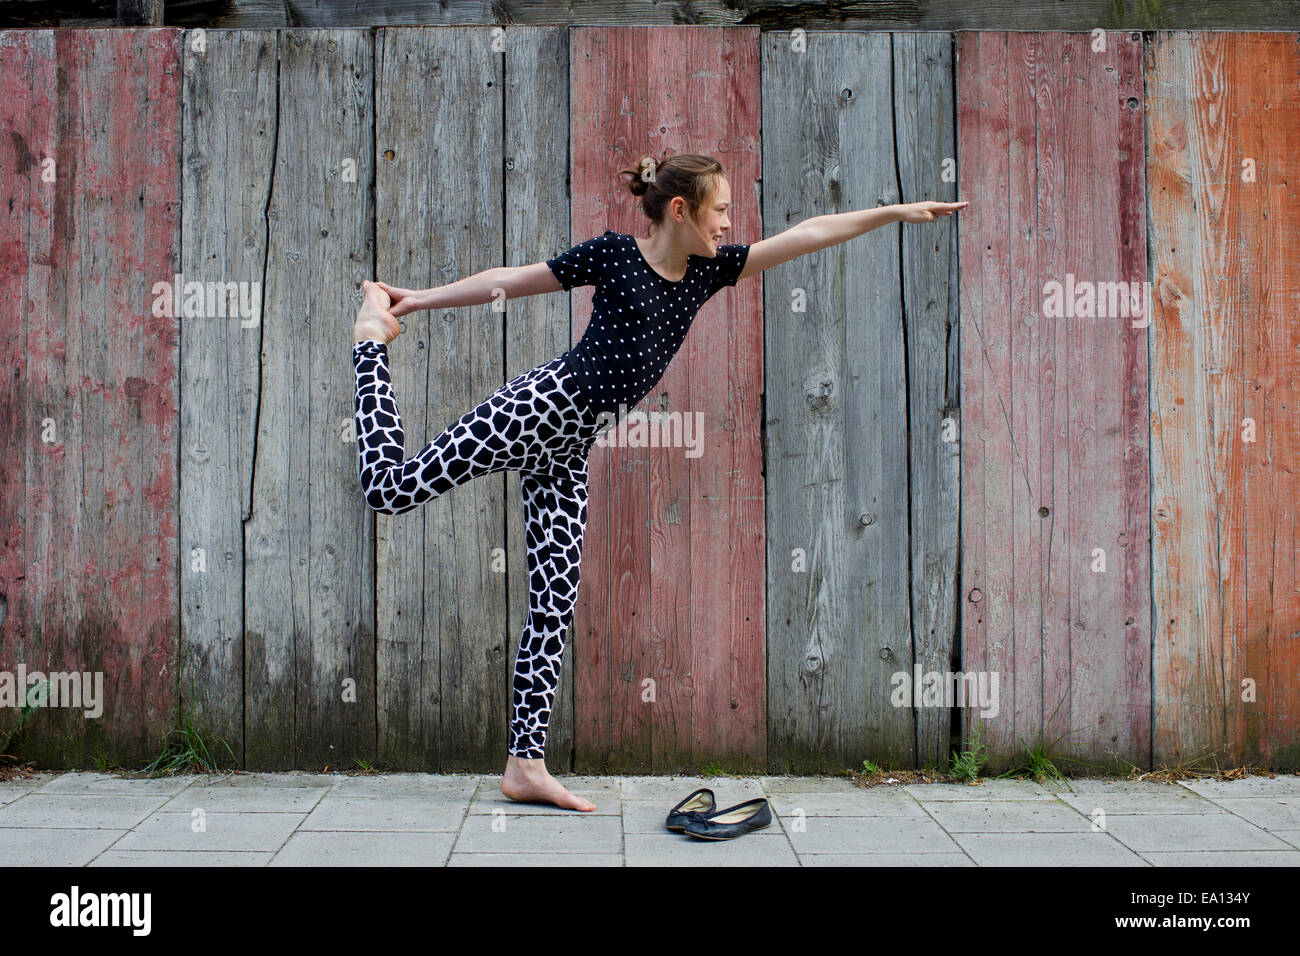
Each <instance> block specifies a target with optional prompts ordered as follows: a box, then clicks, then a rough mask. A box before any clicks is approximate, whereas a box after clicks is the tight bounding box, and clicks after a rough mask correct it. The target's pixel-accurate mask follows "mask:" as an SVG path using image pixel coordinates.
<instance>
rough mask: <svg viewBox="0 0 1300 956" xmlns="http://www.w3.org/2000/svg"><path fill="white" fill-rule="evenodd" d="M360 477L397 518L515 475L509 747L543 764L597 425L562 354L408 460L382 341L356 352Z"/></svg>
mask: <svg viewBox="0 0 1300 956" xmlns="http://www.w3.org/2000/svg"><path fill="white" fill-rule="evenodd" d="M352 364H353V368H354V369H355V371H356V380H357V391H356V433H357V452H358V456H359V460H358V466H357V467H358V474H359V475H360V478H361V490H362V491H363V492H364V494H365V499H366V503H367V504H368V505H369V506H370V507H371V508H373V509H374V510H375V511H378V512H381V513H383V514H390V515H399V514H403V513H405V512H407V511H410V510H412V509H413V508H415V507H417V506H418V505H421V504H423V503H424V502H426V501H432V500H433V499H434V498H438V497H440V496H441V495H443V494H445V493H446V492H448V491H450V490H451V489H452V488H454V487H456V486H457V485H460V484H464V483H465V482H467V481H469V480H470V479H471V478H477V477H479V476H480V475H487V474H491V473H493V472H498V471H518V472H519V473H520V485H521V486H522V489H523V499H524V527H525V529H526V534H525V537H526V544H527V552H528V616H527V618H526V619H525V621H524V630H523V634H522V635H521V636H520V639H519V653H518V655H517V656H516V658H515V669H514V691H513V694H512V703H513V711H512V716H511V720H510V746H509V752H510V753H511V754H514V755H515V756H517V757H528V758H537V759H540V758H543V757H544V756H545V748H546V729H547V727H548V725H549V723H550V718H551V705H552V703H553V702H554V700H555V688H556V685H557V684H558V683H559V679H560V663H561V656H562V654H563V652H564V643H565V640H566V636H567V634H568V630H569V626H570V624H571V623H572V621H573V609H574V604H575V603H576V601H577V597H578V575H579V560H580V558H581V557H582V533H583V529H584V528H585V527H586V523H587V454H588V452H590V450H591V447H592V445H593V444H594V443H595V440H596V437H597V436H598V435H599V434H600V432H601V430H602V429H601V427H600V424H601V423H600V422H599V421H598V419H597V416H596V414H595V412H594V411H592V409H591V407H590V405H588V403H587V401H586V400H585V398H584V397H583V396H582V394H581V392H580V391H579V390H578V388H577V384H576V382H575V381H574V379H573V377H572V376H571V375H570V373H569V371H568V370H567V368H566V367H565V365H564V362H563V360H562V359H561V358H555V359H552V360H551V361H550V362H547V363H546V364H545V365H540V366H538V367H537V368H534V369H530V370H529V371H527V372H524V373H523V374H522V375H519V376H517V377H516V378H514V379H513V380H511V381H509V382H507V383H506V384H505V385H503V386H501V388H499V389H497V391H496V392H494V393H493V394H492V395H490V396H488V398H486V399H485V400H484V401H482V402H481V403H479V404H478V405H477V406H476V407H475V408H473V409H471V410H470V411H468V412H466V413H465V414H464V415H462V416H461V417H460V419H459V420H458V421H456V422H453V423H452V424H451V425H449V426H448V427H447V428H446V429H445V430H443V432H442V433H441V434H439V435H438V436H437V437H435V438H434V439H433V441H431V442H429V443H428V444H427V445H425V446H424V448H422V449H421V450H420V451H419V453H418V454H416V455H415V456H414V457H413V458H405V457H404V454H405V444H404V435H403V433H402V420H401V418H400V416H399V415H398V412H397V401H396V397H395V396H394V394H393V381H392V378H391V376H390V375H389V372H388V348H387V346H386V345H384V343H382V342H379V341H377V340H367V341H363V342H357V343H355V344H354V345H353V346H352Z"/></svg>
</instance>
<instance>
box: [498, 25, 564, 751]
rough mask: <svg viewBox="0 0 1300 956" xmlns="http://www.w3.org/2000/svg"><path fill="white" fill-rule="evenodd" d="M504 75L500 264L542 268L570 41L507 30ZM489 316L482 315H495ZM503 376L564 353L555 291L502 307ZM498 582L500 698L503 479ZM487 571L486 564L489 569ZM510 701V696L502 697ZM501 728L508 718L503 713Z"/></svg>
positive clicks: (511, 540)
mask: <svg viewBox="0 0 1300 956" xmlns="http://www.w3.org/2000/svg"><path fill="white" fill-rule="evenodd" d="M500 42H501V45H502V46H503V48H504V49H503V60H504V71H505V79H504V83H505V104H504V109H505V114H504V127H503V129H502V136H503V155H504V162H503V167H504V169H505V173H504V177H505V183H504V187H505V188H504V194H505V220H504V231H505V248H506V249H507V250H508V255H509V258H508V259H507V261H506V262H505V263H504V264H505V265H511V266H519V265H528V264H530V263H535V262H544V261H545V260H546V259H549V258H550V257H551V256H553V255H555V254H556V253H558V252H562V251H564V250H565V249H567V248H568V245H567V244H566V243H567V241H568V238H569V236H570V235H571V232H570V228H569V185H568V177H567V175H565V173H566V171H567V170H568V154H569V129H568V127H569V124H568V118H569V37H568V31H566V30H564V29H561V28H558V27H557V28H536V29H531V30H510V31H507V32H506V33H505V34H504V35H502V36H501V41H500ZM496 317H497V316H496V313H493V314H492V315H491V318H493V319H495V318H496ZM504 318H505V326H504V334H505V356H506V358H505V362H506V364H505V374H506V376H507V380H508V379H510V378H513V377H514V376H516V375H519V374H521V373H523V372H525V371H527V370H528V369H530V368H535V367H536V366H538V365H543V364H545V363H546V362H549V361H550V360H551V359H553V358H555V357H556V356H557V355H561V354H562V353H564V352H566V351H568V349H569V346H570V345H571V344H572V343H571V341H570V317H569V296H568V295H565V294H564V293H563V292H557V293H554V294H551V295H541V296H527V297H524V298H521V299H512V300H509V301H508V302H507V304H506V311H505V316H504ZM505 478H506V492H505V494H506V499H505V515H506V533H507V546H506V582H507V589H508V591H509V596H508V601H509V608H508V611H509V613H508V624H507V635H506V639H507V642H508V643H507V648H508V649H509V654H508V655H507V657H506V664H507V665H508V666H507V668H506V673H505V689H504V691H503V693H505V694H506V695H509V693H510V689H509V688H510V683H511V676H512V675H513V673H514V660H515V657H516V656H517V655H518V653H519V639H520V636H521V635H522V634H523V629H524V622H525V620H526V619H527V617H528V560H527V551H526V548H525V533H524V531H525V529H524V522H523V515H524V512H523V506H522V502H523V488H522V486H521V485H520V477H519V473H518V472H513V471H512V472H507V473H506V476H505ZM494 570H495V565H494ZM573 633H574V630H573V628H570V634H569V635H568V639H567V640H566V643H565V645H564V660H563V663H562V667H561V670H560V685H559V687H558V688H556V692H555V701H554V703H553V705H552V707H551V722H550V726H549V728H548V732H547V735H546V765H547V767H548V769H550V770H552V771H567V770H569V769H571V768H572V764H573V749H574V736H573V704H574V679H573V674H574V670H575V668H576V656H577V655H576V653H575V651H574V645H573ZM506 700H507V702H509V696H507V697H506ZM506 719H507V724H508V721H509V714H508V713H507V715H506Z"/></svg>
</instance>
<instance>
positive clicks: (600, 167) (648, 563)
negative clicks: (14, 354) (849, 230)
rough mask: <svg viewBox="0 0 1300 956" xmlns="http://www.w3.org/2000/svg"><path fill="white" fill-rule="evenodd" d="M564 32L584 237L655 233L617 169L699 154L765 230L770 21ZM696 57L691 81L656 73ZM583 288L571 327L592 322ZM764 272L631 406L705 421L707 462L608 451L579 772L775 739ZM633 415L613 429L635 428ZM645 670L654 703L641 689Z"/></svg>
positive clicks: (754, 757)
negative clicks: (768, 674) (714, 162)
mask: <svg viewBox="0 0 1300 956" xmlns="http://www.w3.org/2000/svg"><path fill="white" fill-rule="evenodd" d="M570 37H571V43H572V46H571V56H570V63H571V70H572V74H571V103H572V130H571V136H572V142H571V155H572V158H573V159H572V161H573V172H572V177H571V178H572V190H573V216H572V224H573V225H572V228H573V239H574V241H575V242H578V241H581V240H582V239H585V238H588V237H591V236H594V235H599V234H600V233H601V232H603V231H604V230H605V229H607V228H608V229H614V230H616V231H618V232H624V233H630V234H632V235H637V236H642V237H644V236H647V235H648V234H649V230H648V228H647V227H648V220H646V218H645V216H644V214H643V213H641V212H640V211H639V210H638V209H637V208H636V200H635V198H634V197H632V196H631V194H630V193H628V192H627V191H626V188H625V186H624V185H623V182H622V180H620V179H618V178H617V177H616V176H615V171H616V170H617V169H618V168H619V167H621V166H623V165H625V164H628V163H634V162H635V161H636V160H637V159H639V158H640V157H641V156H642V155H645V154H649V155H652V156H656V157H658V156H663V155H665V154H671V153H680V152H699V153H705V154H707V155H711V156H714V157H716V158H718V159H719V161H720V162H721V163H722V165H723V168H724V171H725V173H726V176H727V180H728V183H729V185H730V187H731V194H732V201H733V209H732V214H731V219H732V231H731V237H730V240H729V241H731V242H750V243H752V242H756V241H758V240H759V239H760V238H761V223H760V218H759V205H758V180H759V161H760V149H759V119H760V117H759V103H758V97H757V91H758V89H759V65H758V64H759V51H758V41H759V31H758V30H757V29H753V28H726V29H716V28H696V27H685V28H682V27H678V28H655V27H624V28H603V27H602V28H578V29H574V30H571V31H570ZM663 63H698V64H707V68H701V69H698V70H693V71H691V72H689V73H683V72H674V71H669V72H663V71H660V70H657V69H656V64H663ZM591 295H592V292H591V289H590V288H589V287H587V288H583V289H581V290H580V292H579V293H577V295H576V297H575V299H574V338H575V340H576V339H577V337H578V336H580V335H581V334H582V331H583V330H584V329H585V328H586V324H587V321H588V319H589V317H590V314H591ZM760 311H761V286H760V285H759V283H756V282H751V283H741V284H739V285H738V286H736V287H734V288H730V289H726V290H724V291H722V292H719V293H718V294H717V295H716V296H714V297H713V298H712V299H711V300H710V301H709V302H708V303H707V304H706V305H705V306H704V308H703V309H701V310H700V312H699V314H698V315H697V317H696V319H695V323H694V325H693V327H692V329H691V331H690V333H689V334H688V335H687V337H686V341H685V342H684V343H683V345H682V348H681V351H680V352H679V353H678V355H677V356H676V357H675V358H674V359H673V361H672V363H670V365H669V367H668V370H667V372H666V373H665V375H664V377H663V379H662V380H661V381H660V382H659V384H658V385H657V386H656V387H655V389H654V390H653V391H652V392H651V393H650V395H648V396H647V397H646V398H645V399H644V400H643V401H642V402H641V403H640V404H639V405H638V409H637V410H639V411H643V412H647V413H650V412H663V413H668V414H673V413H679V414H681V415H683V416H691V417H692V420H693V421H697V422H700V423H702V425H703V432H702V434H701V435H700V436H699V439H698V440H699V441H700V442H701V445H700V447H701V448H702V449H703V454H702V455H701V456H700V457H687V454H686V451H687V449H685V448H683V447H680V446H678V447H663V448H656V447H645V448H638V447H603V448H602V447H599V446H598V447H597V448H595V449H593V451H592V455H591V461H590V473H591V503H590V506H589V516H588V529H587V534H586V538H585V542H584V550H583V575H582V586H581V592H580V594H579V604H578V609H577V612H576V617H575V626H574V631H575V651H576V653H575V658H574V660H575V662H576V665H575V666H576V668H577V669H576V671H575V682H576V684H575V686H576V691H575V744H576V750H577V765H578V766H581V767H588V768H591V767H610V766H617V767H619V768H620V769H623V770H654V771H657V772H661V771H666V770H674V769H679V768H682V767H686V766H695V765H697V764H698V762H700V761H706V760H708V761H711V760H721V761H724V762H729V763H732V764H735V765H745V766H755V765H761V764H762V763H763V761H764V758H765V748H766V696H765V653H766V652H765V639H764V638H765V625H766V622H765V619H764V614H763V610H764V601H763V588H764V583H763V582H764V574H765V568H764V563H765V550H766V546H765V537H764V533H763V515H764V507H763V483H762V451H761V447H760V442H759V439H760V429H761V410H760V404H761V392H762V383H763V360H762V344H763V338H762V325H761V323H760V322H758V321H756V316H758V315H759V314H760ZM627 430H628V424H627V423H626V422H624V423H621V424H620V426H619V428H618V429H616V431H615V435H616V436H619V437H621V436H624V435H626V434H627ZM647 679H650V680H653V682H654V684H653V689H654V700H653V702H650V701H647V700H644V699H643V698H644V697H646V696H648V694H646V693H644V692H645V691H646V688H647V687H648V686H649V685H647V684H646V683H645V682H646V681H647Z"/></svg>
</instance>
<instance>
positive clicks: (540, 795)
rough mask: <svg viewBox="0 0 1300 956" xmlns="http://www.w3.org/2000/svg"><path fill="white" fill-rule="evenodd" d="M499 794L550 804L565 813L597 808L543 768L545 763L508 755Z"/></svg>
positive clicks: (519, 800) (520, 800) (513, 798)
mask: <svg viewBox="0 0 1300 956" xmlns="http://www.w3.org/2000/svg"><path fill="white" fill-rule="evenodd" d="M501 792H502V793H504V794H505V795H506V796H507V797H509V798H510V799H511V800H517V801H518V802H520V803H550V804H554V805H555V806H557V807H563V808H564V809H565V810H581V811H583V812H584V813H590V812H591V811H592V810H595V809H596V805H595V804H594V803H592V802H591V801H590V800H584V799H583V798H582V797H579V796H577V795H576V794H574V793H571V792H570V791H569V790H568V789H567V788H565V786H564V785H563V784H561V783H560V781H558V780H556V779H555V778H554V777H552V776H551V773H550V771H549V770H547V769H546V761H545V760H529V759H527V758H525V757H516V756H515V755H514V754H511V755H510V757H509V759H507V760H506V772H505V775H504V776H503V777H502V778H501Z"/></svg>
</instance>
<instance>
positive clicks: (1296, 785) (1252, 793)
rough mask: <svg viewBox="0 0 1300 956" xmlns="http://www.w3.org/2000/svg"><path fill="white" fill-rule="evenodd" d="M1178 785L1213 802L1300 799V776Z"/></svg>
mask: <svg viewBox="0 0 1300 956" xmlns="http://www.w3.org/2000/svg"><path fill="white" fill-rule="evenodd" d="M1178 785H1179V786H1181V787H1186V788H1187V789H1189V790H1193V791H1195V792H1196V793H1199V794H1200V795H1201V796H1203V797H1208V798H1209V799H1211V800H1213V799H1216V798H1217V797H1288V796H1289V797H1300V776H1296V775H1295V774H1278V775H1277V776H1276V777H1247V778H1245V779H1244V780H1180V781H1178Z"/></svg>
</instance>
